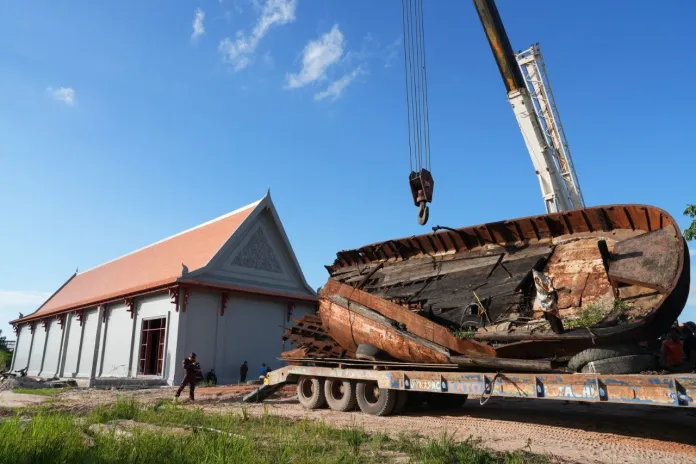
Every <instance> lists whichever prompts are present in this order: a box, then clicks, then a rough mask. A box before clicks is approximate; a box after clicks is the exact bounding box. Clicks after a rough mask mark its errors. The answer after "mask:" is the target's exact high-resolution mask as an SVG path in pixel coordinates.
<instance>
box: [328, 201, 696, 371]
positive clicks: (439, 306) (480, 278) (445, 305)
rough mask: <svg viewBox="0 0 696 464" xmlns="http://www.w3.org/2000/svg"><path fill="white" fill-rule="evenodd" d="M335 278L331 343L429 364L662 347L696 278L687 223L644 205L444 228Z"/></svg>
mask: <svg viewBox="0 0 696 464" xmlns="http://www.w3.org/2000/svg"><path fill="white" fill-rule="evenodd" d="M327 270H328V271H329V274H330V278H329V281H328V282H327V284H326V285H325V286H324V287H323V288H322V290H321V291H320V295H319V300H320V307H319V316H320V318H321V323H322V324H323V326H324V329H325V330H326V333H327V334H328V335H329V336H330V338H331V339H333V340H334V341H335V342H336V343H337V344H338V345H340V346H341V347H342V348H343V349H344V350H346V351H347V352H351V353H354V352H355V350H356V349H357V346H358V345H359V344H362V343H364V344H371V345H374V346H376V347H378V348H379V349H381V350H383V351H384V352H386V353H388V354H389V355H390V356H392V357H393V358H395V359H397V360H401V361H405V362H423V363H447V362H452V360H453V359H454V358H455V357H457V356H459V357H460V359H461V357H466V358H472V359H489V358H504V359H520V360H524V359H541V358H545V359H548V358H561V357H564V356H571V355H573V354H575V353H577V352H579V351H581V350H583V349H585V348H588V347H590V346H597V345H608V344H615V343H637V342H642V341H647V340H653V339H656V338H657V337H659V336H660V335H662V334H664V333H665V331H667V330H668V329H669V327H670V326H671V325H672V324H673V323H674V321H675V320H676V319H677V317H678V316H679V314H680V313H681V311H682V309H683V308H684V306H685V304H686V300H687V297H688V290H689V279H690V276H689V254H688V248H687V246H686V243H685V241H684V238H683V237H682V235H681V231H680V229H679V227H678V225H677V223H676V221H675V220H674V219H673V218H672V217H671V216H670V215H669V214H668V213H667V212H665V211H663V210H661V209H659V208H655V207H652V206H645V205H610V206H601V207H593V208H586V209H583V210H575V211H569V212H564V213H555V214H547V215H541V216H533V217H526V218H520V219H513V220H507V221H500V222H494V223H488V224H483V225H478V226H473V227H465V228H460V229H454V228H443V229H441V230H439V231H438V232H434V233H431V234H424V235H420V236H413V237H408V238H402V239H396V240H388V241H385V242H380V243H375V244H372V245H368V246H364V247H361V248H359V249H355V250H348V251H341V252H339V253H337V257H336V260H335V262H334V263H333V264H332V265H330V266H327ZM532 270H536V271H539V272H541V273H543V274H544V275H547V276H549V277H550V278H551V279H552V282H553V285H554V291H555V292H556V298H557V307H558V310H557V312H556V314H557V315H558V318H559V319H560V321H561V322H562V326H563V328H562V330H560V331H558V330H552V329H553V327H552V326H551V325H550V324H549V323H548V322H546V319H545V317H544V314H545V313H544V312H543V311H540V308H539V307H538V305H537V301H536V289H535V286H534V281H533V279H532ZM462 331H464V332H466V339H460V338H458V337H455V336H453V335H452V334H453V333H454V334H458V333H461V332H462Z"/></svg>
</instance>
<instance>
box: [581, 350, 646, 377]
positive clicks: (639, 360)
mask: <svg viewBox="0 0 696 464" xmlns="http://www.w3.org/2000/svg"><path fill="white" fill-rule="evenodd" d="M657 367H658V362H657V358H655V356H653V355H652V354H633V355H629V356H618V357H615V358H609V359H602V360H600V361H592V362H589V363H587V364H585V366H583V368H582V371H581V372H582V373H583V374H638V373H640V372H643V371H650V370H655V369H657Z"/></svg>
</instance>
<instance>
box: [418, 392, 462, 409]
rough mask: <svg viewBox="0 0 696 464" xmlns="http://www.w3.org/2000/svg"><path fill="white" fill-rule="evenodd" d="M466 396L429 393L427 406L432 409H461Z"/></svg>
mask: <svg viewBox="0 0 696 464" xmlns="http://www.w3.org/2000/svg"><path fill="white" fill-rule="evenodd" d="M467 398H468V396H467V395H453V394H448V393H429V394H428V398H427V400H426V401H427V402H428V405H429V406H430V407H431V408H433V409H443V410H445V409H446V410H450V409H459V408H461V407H462V406H463V405H464V403H465V402H466V399H467Z"/></svg>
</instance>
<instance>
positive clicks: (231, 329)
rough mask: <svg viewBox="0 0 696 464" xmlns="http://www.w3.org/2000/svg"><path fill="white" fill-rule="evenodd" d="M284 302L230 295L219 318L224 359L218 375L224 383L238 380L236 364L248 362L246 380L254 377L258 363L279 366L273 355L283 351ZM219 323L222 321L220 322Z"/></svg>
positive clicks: (257, 369) (220, 345)
mask: <svg viewBox="0 0 696 464" xmlns="http://www.w3.org/2000/svg"><path fill="white" fill-rule="evenodd" d="M286 315H287V303H285V302H277V301H271V300H258V299H251V298H238V297H237V298H231V299H230V302H229V303H228V305H227V311H225V315H224V316H223V318H222V319H225V320H224V330H221V331H220V333H219V334H218V339H219V340H220V341H219V343H218V345H219V348H220V351H221V353H224V354H223V360H224V361H223V363H222V364H221V365H220V366H219V367H218V370H217V372H219V374H218V378H219V379H220V381H221V382H224V383H235V382H238V381H239V367H240V366H241V365H242V363H243V362H244V361H247V363H248V365H249V373H248V374H247V380H248V379H253V378H257V377H258V375H259V368H260V367H261V363H266V364H267V365H270V366H271V368H278V367H281V366H282V363H281V362H280V361H278V360H277V359H276V358H277V357H278V356H280V353H281V352H282V351H283V342H282V340H281V336H282V335H283V332H284V329H283V325H285V324H286ZM221 325H222V324H221Z"/></svg>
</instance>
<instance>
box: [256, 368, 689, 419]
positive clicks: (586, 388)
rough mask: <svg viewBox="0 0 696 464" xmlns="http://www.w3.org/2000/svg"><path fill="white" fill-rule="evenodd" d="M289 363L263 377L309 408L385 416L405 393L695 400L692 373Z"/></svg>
mask: <svg viewBox="0 0 696 464" xmlns="http://www.w3.org/2000/svg"><path fill="white" fill-rule="evenodd" d="M292 362H293V365H289V366H286V367H283V368H280V369H277V370H275V371H271V372H270V373H269V374H268V376H267V377H266V379H265V381H264V384H265V386H266V387H267V388H273V387H277V386H279V385H282V384H287V383H291V384H292V383H297V385H298V396H299V399H300V403H302V404H303V406H305V407H307V408H308V409H316V408H319V407H324V406H326V404H327V403H328V405H329V407H331V408H332V409H336V410H343V411H347V410H351V409H355V408H356V405H357V406H358V407H359V409H361V410H362V411H363V412H367V413H370V414H375V415H390V414H395V413H399V412H401V411H402V410H403V409H404V406H405V404H406V402H407V398H408V396H409V393H417V395H411V396H412V397H413V396H417V397H419V398H420V399H423V398H424V397H425V398H430V399H429V400H428V399H426V400H425V401H427V402H431V404H436V405H437V406H439V407H442V406H447V405H451V406H452V407H455V406H457V405H461V404H462V403H463V402H464V401H465V400H466V399H467V397H478V398H479V401H480V402H481V404H485V402H486V401H488V399H489V398H491V397H500V398H517V399H524V398H526V399H542V400H563V401H584V402H590V403H619V404H634V405H644V406H671V407H680V408H694V407H696V401H695V400H696V375H694V374H675V375H643V374H631V375H600V374H569V373H552V374H549V373H543V374H538V373H506V372H468V371H462V370H461V369H457V368H456V366H454V367H453V366H451V365H444V366H443V365H434V364H425V365H423V364H407V363H390V362H372V361H369V362H368V361H359V360H353V359H351V360H338V359H335V360H326V359H320V360H318V359H305V360H295V361H292ZM366 392H367V393H366ZM252 396H253V395H250V398H251V397H252ZM361 396H362V401H361V398H360V397H361ZM331 397H333V398H331ZM368 397H369V398H368ZM258 398H259V397H258V396H257V399H258ZM443 400H446V401H443ZM336 405H338V406H336ZM370 406H373V407H370Z"/></svg>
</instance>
